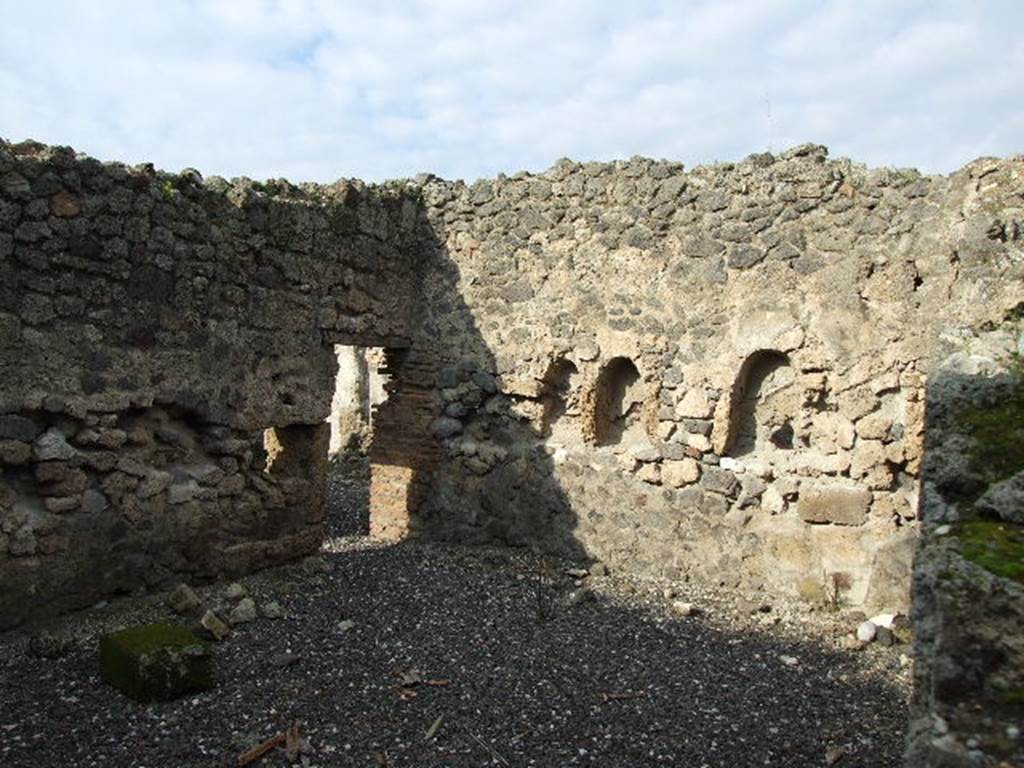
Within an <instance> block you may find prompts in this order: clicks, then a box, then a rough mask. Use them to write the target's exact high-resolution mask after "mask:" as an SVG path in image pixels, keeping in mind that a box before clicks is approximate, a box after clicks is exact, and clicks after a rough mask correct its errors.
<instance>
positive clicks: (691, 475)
mask: <svg viewBox="0 0 1024 768" xmlns="http://www.w3.org/2000/svg"><path fill="white" fill-rule="evenodd" d="M661 479H662V482H664V483H666V484H667V485H671V486H672V487H673V488H682V487H683V486H685V485H690V484H691V483H695V482H697V481H698V480H699V479H700V464H698V463H697V462H696V461H694V460H693V459H682V460H680V461H666V462H664V463H662V465H661Z"/></svg>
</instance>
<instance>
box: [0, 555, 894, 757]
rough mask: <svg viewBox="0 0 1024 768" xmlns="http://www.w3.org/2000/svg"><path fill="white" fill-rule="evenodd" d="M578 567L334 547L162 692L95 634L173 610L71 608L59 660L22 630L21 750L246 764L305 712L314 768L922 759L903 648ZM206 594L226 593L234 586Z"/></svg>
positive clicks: (14, 707)
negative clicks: (213, 669)
mask: <svg viewBox="0 0 1024 768" xmlns="http://www.w3.org/2000/svg"><path fill="white" fill-rule="evenodd" d="M566 565H567V564H565V563H560V564H556V563H553V562H552V561H547V564H546V566H542V565H541V561H539V560H537V559H536V558H534V557H533V556H532V555H530V554H529V553H527V552H525V551H520V552H518V553H517V552H514V551H509V550H494V549H481V548H473V549H470V548H459V547H450V546H449V547H444V548H441V547H438V546H431V545H417V544H405V545H397V546H392V547H383V546H380V545H375V544H371V543H369V542H367V541H366V540H365V539H348V540H335V541H333V542H328V545H327V547H326V549H325V552H324V553H323V554H322V556H320V557H318V558H315V559H313V560H311V561H306V562H304V563H303V564H301V565H292V566H286V567H283V568H278V569H275V570H272V571H266V572H264V573H262V574H260V575H258V576H253V577H250V578H249V579H247V580H246V584H247V586H248V588H249V589H250V591H251V592H252V594H253V595H254V597H256V599H257V602H260V603H262V602H265V601H267V600H274V599H276V600H278V601H279V602H280V603H281V604H282V605H283V606H284V607H285V609H286V610H287V612H288V614H289V616H288V618H286V619H282V620H277V621H270V620H267V619H260V620H258V621H257V622H255V623H252V624H248V625H242V626H239V627H237V628H236V629H235V630H234V632H233V634H232V635H231V636H230V637H229V638H228V639H227V640H226V641H225V642H224V643H222V644H220V645H218V646H217V647H216V649H215V653H216V656H215V658H216V664H217V677H218V683H217V687H216V689H215V690H213V691H211V692H208V693H204V694H202V695H198V696H195V697H193V698H188V699H184V700H182V701H179V702H175V703H170V704H163V705H155V706H150V707H140V706H138V705H136V704H133V703H131V702H130V701H128V700H127V699H125V698H123V697H122V696H121V695H120V694H118V693H117V692H115V691H114V690H112V689H110V688H109V687H107V686H105V685H104V684H102V683H101V682H100V680H99V677H98V671H97V655H96V652H95V644H96V640H97V637H98V634H99V632H100V631H102V630H104V629H106V628H110V627H115V626H122V625H125V624H128V623H134V622H138V621H143V620H153V619H156V618H164V619H166V618H168V616H169V609H166V608H164V607H163V606H162V605H160V604H159V603H158V602H157V601H156V599H155V598H154V599H151V600H150V601H149V602H148V603H143V602H141V601H139V600H135V601H132V600H126V601H124V602H123V603H118V604H114V605H112V606H109V607H107V608H105V609H99V610H92V611H85V612H81V613H79V614H75V615H72V616H68V617H65V618H64V619H62V620H60V622H58V623H57V624H55V625H54V626H55V628H56V631H57V633H58V634H63V635H65V636H70V637H72V638H73V642H72V646H71V648H70V650H68V651H67V652H66V653H65V654H64V655H63V656H61V657H59V658H56V659H49V660H47V659H39V658H34V657H30V656H27V655H25V652H24V645H25V642H26V639H27V633H26V632H24V631H20V632H14V633H8V634H7V635H4V636H3V637H0V647H2V649H3V653H2V658H3V659H4V661H3V662H2V670H3V674H2V677H3V685H2V691H0V728H2V729H3V739H2V740H0V757H2V761H3V764H4V765H5V766H34V767H35V768H38V767H39V766H48V765H62V766H64V765H76V766H128V765H134V766H220V765H225V766H226V765H234V764H235V760H236V757H237V755H238V754H239V753H240V752H241V751H243V750H244V749H246V748H248V747H250V746H252V745H253V744H254V743H256V742H258V741H260V740H262V739H264V738H267V737H269V736H271V735H273V734H275V733H277V732H279V731H281V730H283V729H284V728H285V727H286V726H287V724H288V723H289V722H290V721H292V720H299V721H300V722H301V723H302V731H303V733H304V734H305V735H307V736H308V738H309V739H310V741H311V742H312V746H313V748H314V750H315V752H314V753H313V754H311V755H310V756H309V764H310V765H315V766H349V765H351V766H392V767H394V768H398V767H399V766H417V767H418V768H427V767H429V766H436V767H437V768H440V767H441V766H569V765H592V766H602V767H603V768H613V767H615V768H617V767H619V766H621V767H622V768H626V767H627V766H628V767H635V766H655V765H676V766H695V767H699V766H708V767H709V768H711V767H714V766H722V767H723V768H724V767H726V766H728V767H729V768H735V767H737V766H760V765H769V766H801V767H804V766H817V765H829V764H830V762H829V760H833V761H834V760H839V761H840V762H838V763H837V764H839V765H841V766H872V768H877V767H879V766H896V765H900V764H901V760H902V738H903V728H904V724H905V722H906V719H907V712H906V704H905V698H906V682H905V679H904V678H905V675H902V674H899V672H898V670H899V666H900V665H899V661H898V653H897V652H895V651H894V650H892V649H887V650H881V649H877V650H870V651H866V652H859V653H858V652H852V651H840V650H839V649H838V648H837V647H836V645H835V644H834V643H833V642H832V640H831V639H829V638H827V637H826V636H825V635H824V634H823V630H822V629H821V628H820V627H819V628H818V629H817V630H815V631H812V629H811V626H810V625H807V624H803V623H801V622H800V621H798V618H799V617H792V620H786V621H782V622H781V623H780V624H778V625H775V626H766V625H764V624H763V623H762V622H763V621H764V619H765V617H764V616H763V615H760V614H756V615H753V616H752V615H750V614H749V613H746V614H744V613H739V612H736V611H733V610H732V609H730V608H729V606H728V605H727V604H726V603H722V602H716V601H715V600H714V599H713V598H712V597H710V596H699V595H687V594H681V595H680V597H681V598H683V599H691V598H694V599H696V600H697V601H698V602H699V603H700V604H701V605H703V606H704V608H705V612H704V613H703V614H702V615H699V616H691V617H682V616H679V615H674V614H673V613H672V612H671V610H670V607H669V603H670V601H669V600H667V599H666V598H665V597H664V596H663V595H662V592H661V588H660V587H655V586H653V585H649V586H645V585H644V583H642V582H635V583H633V582H628V581H622V580H619V579H617V578H615V577H609V578H599V579H593V578H590V579H587V581H588V582H592V591H591V592H589V594H590V595H591V599H583V600H579V601H576V600H574V599H573V598H572V597H571V595H572V593H573V591H575V590H578V588H577V587H576V586H575V585H574V584H573V581H572V579H571V578H569V577H566V576H564V575H563V569H564V568H565V567H566ZM201 594H202V595H203V597H204V599H206V600H207V601H208V602H210V603H216V602H217V600H218V599H221V596H222V594H223V585H221V586H214V587H209V588H206V589H204V590H202V591H201ZM538 594H541V596H542V597H541V600H540V601H538ZM586 594H588V593H584V595H586ZM539 606H540V607H541V608H542V609H543V613H544V614H545V615H546V616H548V618H544V619H541V618H539V616H538V612H539V611H538V607H539ZM342 622H352V623H351V625H349V624H347V623H342ZM288 654H290V656H289V655H288ZM293 657H294V658H293ZM286 659H288V660H290V661H291V663H289V664H287V665H284V664H283V662H284V661H285V660H286ZM403 675H405V676H406V678H405V679H406V682H407V683H409V684H408V685H406V686H405V687H404V688H403V683H402V676H403ZM417 678H418V679H419V680H421V682H415V681H416V679H417ZM432 683H434V684H432ZM439 718H440V721H439V723H438V719H439ZM435 724H436V725H435ZM432 726H434V729H433V730H434V733H433V735H432V738H430V739H428V738H426V733H427V731H428V730H430V729H431V727H432ZM261 764H265V765H284V764H286V760H285V756H284V754H283V752H281V751H278V752H276V753H274V754H271V755H269V756H268V757H267V758H265V759H264V761H263V763H261Z"/></svg>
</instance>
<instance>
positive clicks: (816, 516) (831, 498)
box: [797, 485, 871, 525]
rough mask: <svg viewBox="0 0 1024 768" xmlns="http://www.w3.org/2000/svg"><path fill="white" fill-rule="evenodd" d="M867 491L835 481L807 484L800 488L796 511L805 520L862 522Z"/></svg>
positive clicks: (841, 523)
mask: <svg viewBox="0 0 1024 768" xmlns="http://www.w3.org/2000/svg"><path fill="white" fill-rule="evenodd" d="M870 504H871V493H870V492H869V491H865V490H863V489H860V488H851V487H846V486H839V485H831V486H830V485H811V486H804V487H803V488H801V489H800V501H799V502H798V504H797V512H798V514H799V515H800V519H801V520H803V521H805V522H808V523H835V524H837V525H863V524H864V523H865V522H866V521H867V519H868V515H867V513H868V506H869V505H870Z"/></svg>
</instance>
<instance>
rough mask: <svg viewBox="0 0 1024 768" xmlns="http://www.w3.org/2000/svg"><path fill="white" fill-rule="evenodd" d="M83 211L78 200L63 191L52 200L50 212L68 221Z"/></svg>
mask: <svg viewBox="0 0 1024 768" xmlns="http://www.w3.org/2000/svg"><path fill="white" fill-rule="evenodd" d="M81 210H82V206H81V205H80V204H79V202H78V198H77V197H75V196H74V195H72V194H71V193H70V192H65V191H63V190H61V191H60V192H58V193H57V194H55V195H54V196H53V197H51V198H50V211H51V212H52V213H53V215H54V216H59V217H61V218H62V219H67V218H70V217H72V216H77V215H78V214H79V213H80V212H81Z"/></svg>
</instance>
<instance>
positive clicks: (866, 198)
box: [414, 145, 1024, 608]
mask: <svg viewBox="0 0 1024 768" xmlns="http://www.w3.org/2000/svg"><path fill="white" fill-rule="evenodd" d="M1022 177H1024V166H1022V163H1021V162H1020V160H1019V159H1018V160H1012V161H996V160H983V161H978V162H976V163H974V164H972V165H971V166H969V167H967V168H965V169H964V170H962V171H960V172H958V173H956V174H953V175H952V176H951V177H948V178H946V177H924V176H921V175H919V174H917V173H916V172H913V171H893V170H869V169H865V168H863V167H861V166H857V165H855V164H852V163H851V162H849V161H846V160H839V161H829V160H827V159H826V155H825V150H824V148H822V147H817V146H811V145H808V146H804V147H799V148H796V149H795V150H792V151H790V152H788V153H785V154H784V155H782V156H781V157H777V158H776V157H772V156H770V155H755V156H752V157H750V158H748V159H747V160H746V161H744V162H742V163H739V164H735V165H733V164H727V165H717V166H711V167H702V168H697V169H694V170H692V171H689V172H686V171H684V169H683V168H682V167H681V166H679V165H677V164H673V163H667V162H653V161H650V160H645V159H634V160H631V161H627V162H617V163H587V164H576V163H572V162H569V161H563V162H560V163H558V164H556V165H555V166H554V167H553V168H551V169H550V170H549V171H547V172H545V173H543V174H540V175H530V174H518V175H516V176H513V177H511V178H506V177H499V178H498V179H495V180H491V181H480V182H477V183H475V184H473V185H469V186H467V185H464V184H462V183H448V182H444V181H440V180H436V179H433V180H428V181H427V182H425V183H424V184H423V186H422V194H423V199H424V204H425V206H426V210H427V218H428V222H429V225H430V227H431V229H432V231H433V233H434V237H435V238H436V240H437V243H438V250H439V253H438V254H437V255H436V256H435V258H437V259H438V260H441V261H446V260H451V261H453V262H454V263H455V265H457V275H455V276H454V277H453V278H452V282H454V290H453V289H452V285H446V284H443V282H442V283H441V284H435V285H432V284H430V283H428V284H427V285H426V286H425V291H426V299H425V312H426V316H427V320H426V321H425V325H424V326H423V331H424V332H423V334H422V336H421V337H420V338H418V339H417V340H416V341H415V342H414V343H415V344H429V343H430V342H431V340H435V339H449V338H452V337H456V338H457V337H460V336H465V337H470V336H475V335H477V334H478V335H479V337H480V339H479V341H480V342H482V343H480V344H478V345H477V347H476V348H473V347H469V346H467V347H466V348H465V349H463V350H461V358H460V359H451V360H448V361H447V363H448V367H445V368H442V369H441V370H440V371H439V376H438V387H439V388H440V395H441V396H440V402H439V404H438V407H439V409H438V411H437V412H436V415H437V417H438V418H437V421H435V423H434V428H435V434H436V436H437V437H438V438H439V439H440V440H441V441H442V442H443V444H444V446H445V451H446V454H445V455H446V460H445V463H444V465H443V466H442V467H441V468H440V469H439V470H438V471H437V472H436V474H435V477H436V482H435V485H434V487H433V490H432V492H431V493H429V494H427V495H426V498H425V501H424V502H423V505H422V507H421V508H420V510H419V515H420V517H421V519H422V520H421V522H422V527H423V528H424V529H425V530H427V531H429V532H432V533H434V534H436V535H442V536H447V537H452V538H459V539H467V538H468V539H470V540H479V539H490V538H493V537H495V536H497V537H498V538H500V539H504V540H507V541H510V542H516V543H519V542H526V541H541V542H544V543H545V544H546V545H549V546H554V547H561V548H563V549H572V550H577V551H578V550H581V549H582V550H583V551H585V553H586V554H587V555H588V556H590V557H593V558H596V559H600V560H603V561H605V562H607V563H608V564H610V565H611V566H612V567H613V568H619V569H624V570H631V571H641V572H647V573H651V574H660V575H666V576H672V577H687V578H695V579H700V580H704V581H710V582H713V583H719V584H723V585H727V586H743V587H744V588H748V589H756V588H764V589H766V590H768V591H769V592H771V593H774V594H780V593H781V594H785V595H788V596H793V597H797V596H800V597H804V598H807V599H811V600H834V599H836V598H838V599H839V600H840V601H843V602H846V603H848V604H849V603H852V604H867V605H871V606H885V607H887V608H901V607H905V606H906V602H907V585H908V583H909V574H910V567H911V560H912V553H913V546H914V540H915V536H916V529H917V525H918V523H917V502H918V500H917V494H918V478H919V474H920V462H921V451H922V445H923V436H924V386H925V380H926V376H927V373H928V371H929V370H930V369H931V367H932V365H933V364H934V361H936V360H938V359H942V358H943V357H945V356H946V355H948V354H950V353H951V352H953V351H955V350H956V349H959V348H961V347H962V346H963V345H964V344H965V343H966V342H967V341H968V340H969V339H970V338H971V337H972V334H974V333H976V332H977V330H978V329H979V328H982V327H985V326H986V324H992V323H997V322H1000V321H1001V320H1002V319H1003V317H1004V315H1005V314H1006V312H1007V311H1009V310H1010V309H1011V308H1012V307H1014V306H1018V305H1019V302H1021V301H1022V300H1024V283H1022V282H1021V277H1022V274H1024V270H1022V242H1021V237H1020V221H1021V219H1022V216H1021V199H1020V195H1019V192H1020V189H1021V181H1022ZM453 294H454V295H457V296H459V297H460V298H461V304H460V305H459V306H457V307H455V308H454V309H452V310H450V311H447V310H446V297H448V296H451V295H453ZM469 328H472V329H473V334H469V333H468V332H467V329H469ZM441 407H443V408H444V411H443V412H441V411H440V408H441ZM538 490H540V491H541V492H540V493H538Z"/></svg>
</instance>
